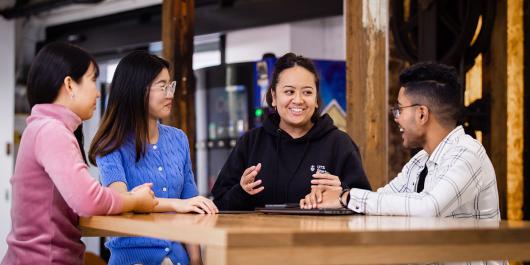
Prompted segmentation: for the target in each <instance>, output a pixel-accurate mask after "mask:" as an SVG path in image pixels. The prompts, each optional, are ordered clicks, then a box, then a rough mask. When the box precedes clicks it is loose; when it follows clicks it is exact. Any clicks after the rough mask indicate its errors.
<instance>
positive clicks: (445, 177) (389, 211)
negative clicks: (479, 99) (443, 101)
mask: <svg viewBox="0 0 530 265" xmlns="http://www.w3.org/2000/svg"><path fill="white" fill-rule="evenodd" d="M425 165H426V166H427V170H428V174H427V177H426V178H425V185H424V187H425V188H424V189H423V191H422V192H420V193H417V192H416V186H417V183H418V179H419V175H420V172H421V171H422V170H423V168H424V166H425ZM350 197H351V199H350V202H349V204H348V208H350V209H352V210H353V211H356V212H359V213H366V214H372V215H404V216H431V217H432V216H437V217H454V218H477V219H497V220H500V211H499V195H498V192H497V179H496V177H495V171H494V169H493V165H492V164H491V161H490V159H489V158H488V155H487V154H486V150H485V149H484V147H483V146H482V144H480V142H478V141H477V140H475V139H473V138H472V137H471V136H469V135H466V134H465V132H464V129H463V128H462V127H461V126H458V127H456V128H455V129H454V130H453V131H451V132H450V133H449V134H448V135H447V136H446V137H445V138H444V139H443V140H442V141H441V142H440V144H438V146H437V147H436V148H435V149H434V151H433V153H432V155H430V156H429V154H428V153H427V152H425V150H422V151H420V152H418V153H417V154H416V155H415V156H414V157H413V158H412V159H411V160H410V161H409V162H408V163H407V164H406V165H405V166H404V167H403V169H402V171H401V172H400V173H399V174H398V175H397V177H396V178H394V179H393V180H392V181H391V182H390V183H389V184H387V185H386V186H384V187H382V188H379V189H378V190H377V192H372V191H367V190H362V189H351V191H350Z"/></svg>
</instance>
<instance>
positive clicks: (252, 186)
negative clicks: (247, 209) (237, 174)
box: [239, 163, 264, 195]
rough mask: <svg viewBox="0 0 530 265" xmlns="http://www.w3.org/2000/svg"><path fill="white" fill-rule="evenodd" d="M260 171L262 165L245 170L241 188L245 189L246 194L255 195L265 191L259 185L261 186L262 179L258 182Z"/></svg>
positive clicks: (240, 182) (240, 183)
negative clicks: (257, 177)
mask: <svg viewBox="0 0 530 265" xmlns="http://www.w3.org/2000/svg"><path fill="white" fill-rule="evenodd" d="M260 170H261V163H258V164H257V165H255V166H251V167H249V168H247V169H245V172H243V175H242V176H241V180H240V181H239V185H241V188H243V190H244V191H245V192H246V193H248V194H250V195H255V194H258V193H260V192H261V191H263V189H264V187H263V186H261V187H258V185H260V184H261V179H258V180H256V176H257V175H258V173H259V171H260ZM256 187H258V188H256Z"/></svg>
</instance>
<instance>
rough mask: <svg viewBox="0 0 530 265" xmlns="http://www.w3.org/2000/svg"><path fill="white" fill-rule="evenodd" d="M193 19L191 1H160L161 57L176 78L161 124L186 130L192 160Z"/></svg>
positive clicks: (193, 96) (192, 0) (193, 153)
mask: <svg viewBox="0 0 530 265" xmlns="http://www.w3.org/2000/svg"><path fill="white" fill-rule="evenodd" d="M194 20H195V1H194V0H164V2H163V3H162V42H163V56H164V58H165V59H166V60H168V61H169V62H170V64H171V74H170V75H171V76H172V77H173V79H174V80H175V81H177V87H176V90H175V98H174V100H173V108H172V110H171V115H170V117H169V118H168V119H167V120H164V123H166V124H169V125H171V126H175V127H177V128H179V129H181V130H183V131H184V133H186V135H187V136H188V141H189V144H190V156H191V158H192V161H195V159H194V158H195V130H196V125H195V77H194V74H193V67H192V66H193V64H192V63H193V60H192V59H193V36H194ZM194 165H195V164H194ZM194 168H195V167H194Z"/></svg>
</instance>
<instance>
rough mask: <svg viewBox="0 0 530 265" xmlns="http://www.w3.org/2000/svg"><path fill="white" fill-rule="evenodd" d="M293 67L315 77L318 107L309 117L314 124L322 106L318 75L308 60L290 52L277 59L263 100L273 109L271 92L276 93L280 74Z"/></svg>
mask: <svg viewBox="0 0 530 265" xmlns="http://www.w3.org/2000/svg"><path fill="white" fill-rule="evenodd" d="M295 66H300V67H302V68H304V69H306V70H307V71H309V72H310V73H312V74H313V76H314V77H315V86H316V89H317V105H318V107H317V108H316V109H315V112H314V113H313V116H311V120H312V121H313V122H315V121H316V120H318V117H320V110H321V106H322V98H321V96H320V79H319V77H318V73H317V70H316V68H315V65H314V64H313V62H312V61H311V60H310V59H307V58H305V57H303V56H302V55H296V54H294V53H292V52H290V53H286V54H285V55H283V56H282V57H280V58H278V61H276V65H275V66H274V72H273V74H272V80H271V84H270V86H269V89H268V90H267V94H266V95H265V99H266V100H267V105H268V106H269V108H271V109H272V108H273V106H272V91H274V92H276V86H277V85H278V82H279V78H280V74H281V73H282V72H283V71H284V70H286V69H289V68H292V67H295Z"/></svg>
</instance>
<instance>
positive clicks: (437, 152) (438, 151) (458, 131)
mask: <svg viewBox="0 0 530 265" xmlns="http://www.w3.org/2000/svg"><path fill="white" fill-rule="evenodd" d="M465 134H466V133H465V131H464V128H463V127H462V126H457V127H456V128H454V129H453V130H452V131H451V132H450V133H449V134H448V135H447V136H445V138H444V139H443V140H442V141H441V142H440V143H439V144H438V146H436V148H435V149H434V151H433V152H432V154H431V155H430V156H429V159H428V160H427V161H431V162H433V163H434V164H439V163H440V159H442V158H443V157H444V155H443V154H444V153H445V152H446V151H447V150H449V148H447V145H452V144H454V143H456V142H457V140H458V138H460V137H461V136H463V135H465Z"/></svg>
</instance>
